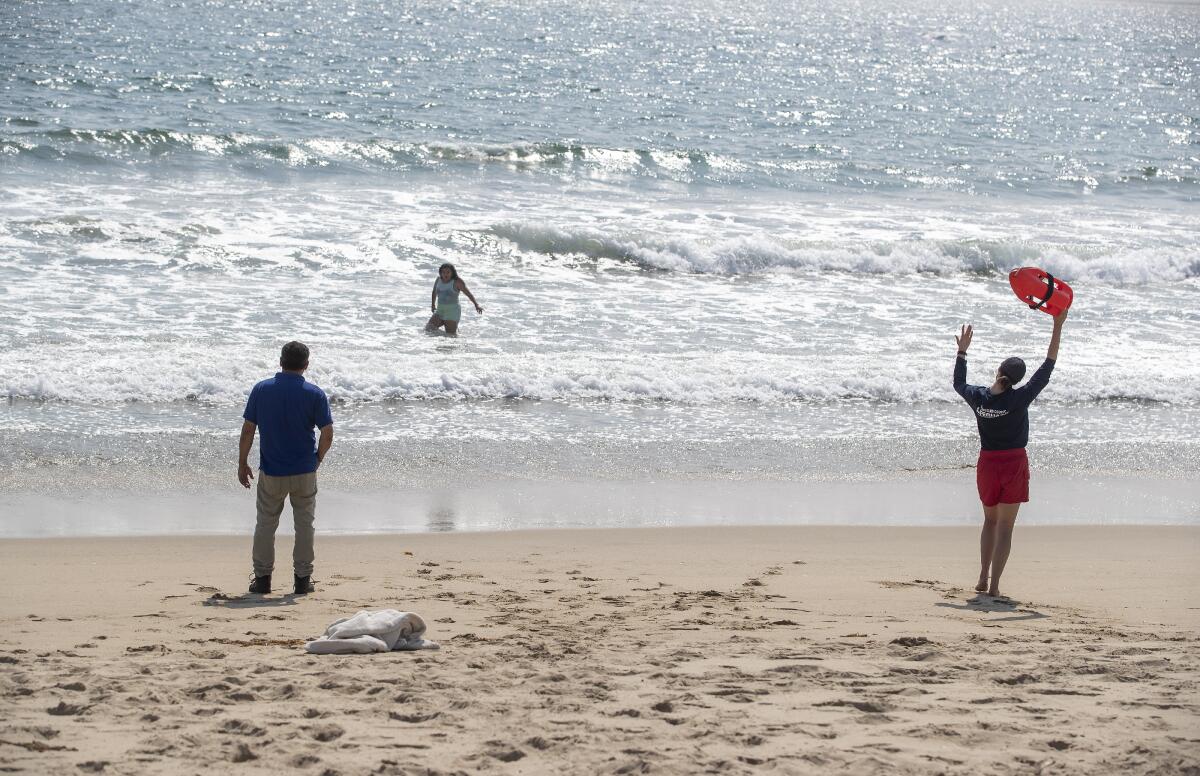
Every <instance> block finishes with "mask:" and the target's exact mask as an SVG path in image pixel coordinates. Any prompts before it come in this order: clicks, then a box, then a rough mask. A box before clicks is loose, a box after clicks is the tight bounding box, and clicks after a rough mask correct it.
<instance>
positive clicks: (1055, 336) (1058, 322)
mask: <svg viewBox="0 0 1200 776" xmlns="http://www.w3.org/2000/svg"><path fill="white" fill-rule="evenodd" d="M1066 322H1067V311H1066V310H1063V311H1062V312H1061V313H1059V314H1058V315H1056V316H1054V333H1052V334H1051V335H1050V347H1048V348H1046V358H1048V359H1050V360H1051V361H1057V360H1058V341H1059V340H1060V339H1061V338H1062V328H1063V324H1064V323H1066Z"/></svg>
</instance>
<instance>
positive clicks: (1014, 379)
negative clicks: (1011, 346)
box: [997, 356, 1025, 388]
mask: <svg viewBox="0 0 1200 776" xmlns="http://www.w3.org/2000/svg"><path fill="white" fill-rule="evenodd" d="M997 371H999V372H1000V381H1001V382H1002V383H1004V387H1005V388H1012V387H1013V386H1014V385H1016V384H1017V383H1019V382H1021V381H1022V380H1023V379H1025V362H1024V361H1022V360H1021V359H1019V358H1017V357H1016V356H1010V357H1008V358H1006V359H1004V360H1003V361H1001V362H1000V369H999V370H997Z"/></svg>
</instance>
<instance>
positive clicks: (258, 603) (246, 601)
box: [203, 593, 301, 609]
mask: <svg viewBox="0 0 1200 776" xmlns="http://www.w3.org/2000/svg"><path fill="white" fill-rule="evenodd" d="M300 597H301V596H298V595H296V594H295V593H286V594H284V595H281V596H279V597H278V598H266V597H264V596H262V595H260V594H258V593H247V594H245V595H235V596H227V595H225V594H224V593H213V594H212V595H210V596H209V597H208V598H206V599H205V600H204V602H203V603H204V605H205V606H220V607H223V608H225V609H258V608H261V607H278V606H295V605H296V604H297V603H298V601H297V599H298V598H300Z"/></svg>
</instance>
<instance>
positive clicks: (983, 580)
mask: <svg viewBox="0 0 1200 776" xmlns="http://www.w3.org/2000/svg"><path fill="white" fill-rule="evenodd" d="M987 588H988V578H987V577H980V578H979V583H978V584H976V585H975V592H976V593H982V592H984V591H985V590H987Z"/></svg>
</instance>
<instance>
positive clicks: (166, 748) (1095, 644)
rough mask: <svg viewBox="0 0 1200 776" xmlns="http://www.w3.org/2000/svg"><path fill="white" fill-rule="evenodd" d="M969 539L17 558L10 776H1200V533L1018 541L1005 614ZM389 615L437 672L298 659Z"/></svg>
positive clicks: (812, 538) (1061, 534)
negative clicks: (333, 634) (294, 556)
mask: <svg viewBox="0 0 1200 776" xmlns="http://www.w3.org/2000/svg"><path fill="white" fill-rule="evenodd" d="M975 541H976V532H975V530H974V529H968V528H843V527H839V528H821V527H768V528H696V529H691V528H670V529H644V530H633V529H630V530H603V531H587V530H575V531H529V532H526V531H514V532H505V533H461V534H419V535H382V536H359V537H329V536H320V537H319V540H318V558H317V572H316V574H315V579H316V580H317V581H318V585H317V586H318V592H316V593H315V594H313V595H311V596H309V597H307V598H303V599H295V598H293V597H292V596H290V595H287V594H286V590H279V591H278V592H276V593H274V594H272V595H270V596H266V597H262V598H260V597H251V596H243V595H241V592H242V591H243V590H244V589H245V581H244V575H245V573H246V567H247V565H248V558H247V557H246V556H247V555H248V553H249V538H248V537H246V538H244V539H243V538H233V537H192V538H178V537H176V538H138V539H61V540H40V539H39V540H7V541H4V542H2V543H0V584H2V585H3V589H4V591H5V592H4V596H3V598H2V599H0V622H2V624H3V636H2V637H0V694H2V695H3V697H4V701H5V702H4V704H3V706H0V770H3V771H4V772H6V773H7V772H11V773H77V772H83V773H88V772H90V773H106V774H142V773H145V774H159V773H162V774H166V773H172V774H173V773H214V772H215V773H246V774H250V773H264V774H265V773H279V772H281V771H289V772H298V773H312V774H330V775H331V774H400V773H405V774H409V773H411V774H416V773H421V774H429V773H469V772H476V771H490V772H495V773H718V772H720V773H757V772H777V773H889V774H892V773H922V774H924V773H947V774H953V773H963V774H966V773H1122V774H1127V773H1146V774H1150V773H1154V774H1168V773H1170V774H1195V773H1200V724H1198V723H1200V636H1198V626H1200V604H1197V600H1196V593H1197V591H1198V590H1200V572H1198V571H1197V564H1196V558H1197V557H1200V552H1198V550H1200V529H1197V528H1174V527H1112V528H1099V527H1091V528H1083V527H1032V528H1029V527H1027V528H1018V532H1017V538H1016V544H1015V550H1014V555H1013V560H1012V561H1011V563H1010V566H1009V571H1008V573H1007V575H1006V582H1007V585H1006V587H1007V592H1008V593H1009V594H1010V595H1011V596H1012V597H1013V603H1011V604H1010V603H1001V602H994V601H992V600H990V599H981V598H977V597H976V596H975V594H974V593H973V592H972V591H971V590H970V589H969V587H970V585H971V583H972V582H973V581H974V577H975V574H976V571H977V569H976V565H975V559H974V548H975V546H976V545H975ZM279 550H280V555H281V557H283V558H286V557H287V553H288V552H289V551H290V538H284V537H281V539H280V545H279ZM279 570H282V571H283V574H279V575H277V579H279V580H282V581H290V577H289V576H288V574H289V570H288V569H287V568H286V567H283V568H282V569H279ZM276 587H277V588H279V587H280V585H279V583H278V582H277V584H276ZM364 608H365V609H375V608H396V609H401V610H407V611H413V612H417V613H418V614H420V615H421V616H422V617H423V618H424V619H425V620H426V621H427V623H428V624H429V632H428V634H427V635H428V637H429V638H432V639H434V640H436V641H439V642H440V643H441V645H442V649H441V650H440V651H426V652H410V653H389V654H382V655H366V656H353V657H343V656H336V657H335V656H311V655H308V654H306V653H305V652H304V651H303V644H304V641H305V640H306V639H309V638H313V637H316V636H318V635H319V634H320V633H321V632H322V631H323V630H324V628H325V626H326V625H327V624H328V623H329V622H330V621H332V620H333V619H336V618H338V617H342V616H347V615H349V614H352V613H354V612H355V611H357V610H359V609H364Z"/></svg>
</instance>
